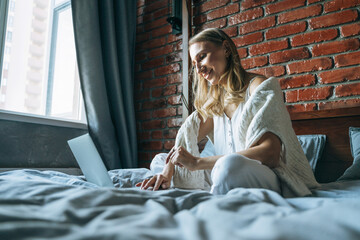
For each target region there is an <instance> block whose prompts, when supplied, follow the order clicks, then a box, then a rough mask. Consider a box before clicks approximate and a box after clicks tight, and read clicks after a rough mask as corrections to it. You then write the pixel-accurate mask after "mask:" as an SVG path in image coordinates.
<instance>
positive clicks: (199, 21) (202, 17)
mask: <svg viewBox="0 0 360 240" xmlns="http://www.w3.org/2000/svg"><path fill="white" fill-rule="evenodd" d="M206 21H207V18H206V14H202V15H197V16H195V17H194V20H193V22H194V25H195V26H197V25H201V24H203V23H204V22H206Z"/></svg>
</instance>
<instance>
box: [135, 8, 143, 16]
mask: <svg viewBox="0 0 360 240" xmlns="http://www.w3.org/2000/svg"><path fill="white" fill-rule="evenodd" d="M143 14H144V7H139V8H138V9H136V16H140V15H143Z"/></svg>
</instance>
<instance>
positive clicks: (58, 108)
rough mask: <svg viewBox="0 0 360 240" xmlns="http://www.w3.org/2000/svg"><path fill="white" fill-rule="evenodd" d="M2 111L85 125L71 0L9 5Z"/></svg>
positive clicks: (25, 1)
mask: <svg viewBox="0 0 360 240" xmlns="http://www.w3.org/2000/svg"><path fill="white" fill-rule="evenodd" d="M5 31H6V36H5V39H6V41H5V43H4V44H5V46H4V51H3V53H2V54H3V65H2V69H1V70H2V72H1V76H2V79H1V85H0V87H1V89H0V95H1V97H0V99H1V101H0V110H1V109H3V110H8V111H15V112H21V113H29V114H37V115H42V116H51V117H56V118H61V119H68V120H73V121H79V122H83V123H85V122H86V119H85V114H84V107H83V101H82V95H81V91H80V81H79V74H78V69H77V62H76V51H75V41H74V33H73V25H72V14H71V4H70V0H61V1H60V0H11V1H10V2H9V9H8V16H7V26H6V30H5Z"/></svg>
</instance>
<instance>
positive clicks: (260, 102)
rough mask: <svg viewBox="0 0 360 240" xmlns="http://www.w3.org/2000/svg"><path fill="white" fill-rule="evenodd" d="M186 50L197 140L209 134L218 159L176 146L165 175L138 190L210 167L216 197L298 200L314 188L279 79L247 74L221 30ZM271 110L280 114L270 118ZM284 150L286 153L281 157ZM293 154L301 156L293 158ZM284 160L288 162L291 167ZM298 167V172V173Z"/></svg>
mask: <svg viewBox="0 0 360 240" xmlns="http://www.w3.org/2000/svg"><path fill="white" fill-rule="evenodd" d="M189 52H190V57H191V61H192V65H193V67H194V68H195V69H196V73H195V74H194V86H195V87H194V94H195V101H194V105H195V108H196V110H197V112H198V113H199V114H198V115H199V118H200V119H201V123H200V126H199V130H198V135H197V140H198V141H201V140H202V139H203V138H205V137H206V136H207V135H209V134H210V133H211V132H212V131H213V133H214V142H213V144H214V150H215V153H216V155H215V156H208V157H196V156H193V155H192V154H190V153H189V152H188V151H187V150H186V149H185V148H183V147H174V148H173V149H172V150H171V151H170V152H169V154H168V156H167V158H166V165H165V167H164V169H163V172H162V173H161V174H157V175H155V176H154V177H153V178H151V179H146V180H144V181H143V182H142V183H139V184H137V186H141V189H148V188H150V187H152V188H153V190H158V189H159V188H160V187H161V188H163V189H166V188H169V187H170V182H171V178H172V176H173V174H174V166H176V165H177V166H180V167H184V168H187V169H189V170H191V171H194V170H200V169H212V171H211V180H212V186H211V192H212V193H214V194H225V193H227V192H228V191H229V190H231V189H233V188H236V187H245V188H265V189H270V190H273V191H276V192H278V193H280V194H283V195H286V196H299V195H307V194H309V193H310V191H309V188H312V187H316V186H318V184H317V182H316V181H315V178H314V176H313V174H312V171H311V169H310V166H308V167H307V166H306V165H309V164H308V163H307V160H306V157H305V155H304V153H303V152H302V150H301V146H300V145H299V144H298V143H297V144H296V143H295V142H294V139H296V136H295V133H294V132H293V130H292V128H291V122H290V118H289V116H288V114H287V112H286V107H285V105H284V103H283V100H282V93H281V90H279V89H280V88H279V86H278V82H277V80H276V79H275V78H271V79H267V78H266V77H264V76H261V75H257V74H253V73H249V72H246V71H245V70H244V69H243V68H242V67H241V65H240V58H239V55H238V53H237V50H236V46H235V44H234V43H233V41H232V40H231V39H230V38H229V37H228V36H227V35H226V34H225V33H224V32H223V31H222V30H220V29H214V28H213V29H206V30H204V31H202V32H200V33H199V34H197V35H196V36H194V37H193V38H192V39H191V40H190V42H189ZM260 86H261V87H260ZM253 94H254V96H252V95H253ZM279 99H280V100H279ZM284 109H285V110H284ZM273 110H274V113H279V114H277V115H284V116H277V115H274V116H273V115H272V114H271V112H272V111H273ZM284 111H285V112H284ZM280 124H284V125H285V128H286V129H285V130H284V129H281V128H282V127H281V126H279V125H280ZM258 125H259V127H254V126H258ZM289 128H291V130H289ZM289 131H290V133H289ZM287 135H289V136H290V138H289V136H287ZM296 141H297V139H296ZM285 143H286V144H285ZM299 149H300V151H299ZM285 150H287V151H290V153H289V154H290V155H289V154H287V155H286V156H285ZM295 152H296V154H297V155H301V156H300V157H299V156H297V157H293V155H294V154H292V153H295ZM291 154H292V155H291ZM285 157H287V158H288V159H285ZM287 160H291V163H290V164H288V165H289V166H290V167H289V166H287V163H286V161H287ZM294 161H295V164H293V163H294ZM304 161H305V162H304ZM299 163H300V165H299ZM299 166H300V168H301V169H296V167H299ZM276 170H277V171H276ZM297 170H299V171H300V174H297V173H296V172H297ZM284 176H285V177H284ZM297 185H299V186H297ZM300 185H301V186H300ZM284 192H285V194H284Z"/></svg>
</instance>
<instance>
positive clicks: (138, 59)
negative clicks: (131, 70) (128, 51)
mask: <svg viewBox="0 0 360 240" xmlns="http://www.w3.org/2000/svg"><path fill="white" fill-rule="evenodd" d="M147 57H148V56H147V53H146V52H141V53H136V55H135V61H136V62H141V61H143V60H145V59H146V58H147Z"/></svg>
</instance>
